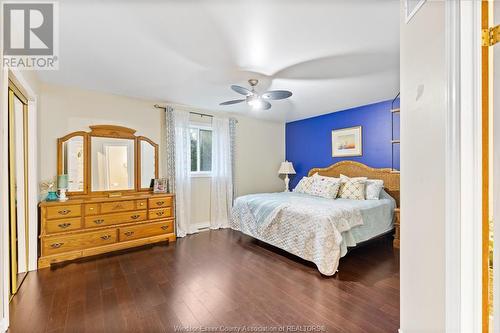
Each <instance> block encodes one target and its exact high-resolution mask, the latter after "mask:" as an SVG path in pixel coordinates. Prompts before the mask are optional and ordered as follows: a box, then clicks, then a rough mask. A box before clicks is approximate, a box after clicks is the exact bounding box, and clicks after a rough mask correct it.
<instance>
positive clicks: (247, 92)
mask: <svg viewBox="0 0 500 333" xmlns="http://www.w3.org/2000/svg"><path fill="white" fill-rule="evenodd" d="M231 89H233V90H234V91H236V92H237V93H238V94H242V95H245V96H248V95H251V94H252V92H251V91H250V90H248V89H247V88H243V87H241V86H237V85H235V84H233V85H232V86H231Z"/></svg>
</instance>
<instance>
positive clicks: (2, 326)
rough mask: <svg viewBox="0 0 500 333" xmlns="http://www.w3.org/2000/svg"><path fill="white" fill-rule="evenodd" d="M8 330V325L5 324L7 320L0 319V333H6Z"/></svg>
mask: <svg viewBox="0 0 500 333" xmlns="http://www.w3.org/2000/svg"><path fill="white" fill-rule="evenodd" d="M8 328H9V323H8V322H7V319H5V318H2V319H0V332H1V333H5V332H7V329H8Z"/></svg>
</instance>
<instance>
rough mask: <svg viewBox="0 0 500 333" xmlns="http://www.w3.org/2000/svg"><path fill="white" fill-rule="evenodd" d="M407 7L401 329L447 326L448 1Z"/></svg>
mask: <svg viewBox="0 0 500 333" xmlns="http://www.w3.org/2000/svg"><path fill="white" fill-rule="evenodd" d="M444 6H445V5H444V2H441V1H427V2H426V3H425V4H424V6H423V7H422V8H421V9H420V11H419V12H417V14H416V15H415V16H414V17H413V19H412V20H411V21H410V23H409V24H406V23H405V19H404V13H402V14H401V37H400V38H401V256H400V270H401V272H400V283H401V330H402V332H404V333H411V332H444V330H445V233H444V231H445V229H444V223H445V174H444V170H445V160H444V157H445V96H446V94H445V91H446V86H445V83H446V81H445V80H446V72H445V10H444V9H445V8H444Z"/></svg>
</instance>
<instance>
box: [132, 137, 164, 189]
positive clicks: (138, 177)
mask: <svg viewBox="0 0 500 333" xmlns="http://www.w3.org/2000/svg"><path fill="white" fill-rule="evenodd" d="M141 141H146V142H148V143H149V144H150V145H152V146H153V148H154V152H155V178H158V169H159V167H158V151H159V149H158V144H157V143H154V142H153V140H151V139H150V138H147V137H145V136H138V137H137V149H136V152H137V168H136V169H137V177H136V181H137V183H136V185H135V187H136V188H137V190H138V191H141V192H142V191H150V190H151V188H150V187H141V178H142V177H141V176H142V173H141V172H142V170H141V157H142V151H141Z"/></svg>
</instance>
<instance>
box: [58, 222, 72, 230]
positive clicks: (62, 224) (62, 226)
mask: <svg viewBox="0 0 500 333" xmlns="http://www.w3.org/2000/svg"><path fill="white" fill-rule="evenodd" d="M70 225H71V223H61V224H58V225H57V226H58V227H59V228H61V229H66V228H68V227H69V226H70Z"/></svg>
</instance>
